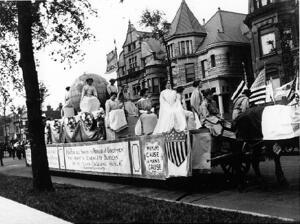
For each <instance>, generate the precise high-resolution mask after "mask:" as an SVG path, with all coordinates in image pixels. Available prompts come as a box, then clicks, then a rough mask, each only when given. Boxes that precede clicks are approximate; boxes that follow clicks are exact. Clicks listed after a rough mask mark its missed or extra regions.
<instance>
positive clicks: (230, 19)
mask: <svg viewBox="0 0 300 224" xmlns="http://www.w3.org/2000/svg"><path fill="white" fill-rule="evenodd" d="M245 17H246V15H245V14H241V13H235V12H228V11H223V10H218V11H217V12H216V13H215V14H214V15H213V16H212V17H211V18H210V19H209V21H208V22H207V23H206V24H205V29H206V31H207V36H206V37H205V39H204V42H203V43H202V44H201V45H200V46H199V48H198V49H197V52H201V51H203V50H206V49H207V48H208V47H210V46H212V45H214V44H218V43H226V42H228V43H229V42H230V43H233V42H234V43H240V44H243V43H249V40H248V39H247V38H246V37H245V36H244V35H243V32H245V29H247V27H246V25H245V24H244V23H243V21H244V19H245Z"/></svg>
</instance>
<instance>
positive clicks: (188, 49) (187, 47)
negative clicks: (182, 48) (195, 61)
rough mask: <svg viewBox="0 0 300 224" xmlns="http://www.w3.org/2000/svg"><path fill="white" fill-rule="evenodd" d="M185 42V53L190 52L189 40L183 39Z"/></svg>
mask: <svg viewBox="0 0 300 224" xmlns="http://www.w3.org/2000/svg"><path fill="white" fill-rule="evenodd" d="M185 44H186V54H190V53H191V52H190V41H189V40H187V41H185Z"/></svg>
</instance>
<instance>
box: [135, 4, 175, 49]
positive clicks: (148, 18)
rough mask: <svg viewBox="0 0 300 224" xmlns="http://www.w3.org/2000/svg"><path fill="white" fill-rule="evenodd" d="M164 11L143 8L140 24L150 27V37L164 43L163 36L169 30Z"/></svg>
mask: <svg viewBox="0 0 300 224" xmlns="http://www.w3.org/2000/svg"><path fill="white" fill-rule="evenodd" d="M164 16H165V13H164V12H162V11H159V10H154V11H149V10H148V9H146V10H144V12H143V13H142V16H141V20H140V24H141V25H143V26H145V27H146V28H150V29H151V34H152V37H153V38H155V39H157V40H160V41H162V42H163V44H165V37H166V36H167V35H168V33H169V30H170V23H169V22H168V21H167V20H166V19H164Z"/></svg>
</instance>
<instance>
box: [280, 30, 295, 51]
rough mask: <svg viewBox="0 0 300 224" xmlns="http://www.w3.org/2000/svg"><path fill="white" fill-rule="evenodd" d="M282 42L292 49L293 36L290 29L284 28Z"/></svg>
mask: <svg viewBox="0 0 300 224" xmlns="http://www.w3.org/2000/svg"><path fill="white" fill-rule="evenodd" d="M281 40H282V41H285V44H286V45H287V46H289V47H290V48H293V47H294V44H293V36H292V29H291V28H285V29H284V30H283V38H282V39H281Z"/></svg>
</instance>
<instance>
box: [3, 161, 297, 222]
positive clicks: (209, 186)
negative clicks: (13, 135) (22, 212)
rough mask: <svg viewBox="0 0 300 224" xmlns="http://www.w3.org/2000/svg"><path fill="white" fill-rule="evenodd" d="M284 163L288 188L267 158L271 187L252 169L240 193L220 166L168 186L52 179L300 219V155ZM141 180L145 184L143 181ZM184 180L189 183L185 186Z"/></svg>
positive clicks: (12, 169)
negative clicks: (260, 182)
mask: <svg viewBox="0 0 300 224" xmlns="http://www.w3.org/2000/svg"><path fill="white" fill-rule="evenodd" d="M4 163H5V166H4V167H0V173H3V174H6V175H16V176H25V177H30V176H31V168H29V167H26V166H25V162H24V160H12V159H10V158H6V159H5V160H4ZM282 165H283V169H284V172H285V175H286V178H287V179H288V181H289V183H290V186H289V187H288V188H282V187H280V186H279V185H278V184H277V182H276V178H275V175H274V166H273V161H266V162H264V163H262V164H261V170H262V174H263V175H264V177H265V179H266V181H267V183H268V186H269V188H267V189H261V188H260V187H259V186H258V185H257V184H255V183H254V182H253V173H252V172H250V174H249V175H248V187H247V189H246V191H245V192H243V193H239V192H238V191H237V189H236V188H234V187H232V186H230V185H228V184H226V181H225V178H224V175H223V174H222V172H221V170H220V169H219V168H216V169H214V173H213V174H211V175H205V176H200V177H198V179H197V180H196V181H195V180H183V182H181V181H177V182H174V183H173V184H171V185H170V186H168V187H167V186H166V184H164V183H162V182H159V183H154V182H151V181H150V182H149V181H147V182H146V181H145V180H135V181H131V184H128V183H126V184H121V183H120V182H122V183H123V182H124V180H122V181H117V179H112V180H110V181H109V182H108V181H106V180H105V181H103V179H102V180H97V181H95V180H86V179H74V178H68V177H60V176H53V178H52V180H53V182H55V183H65V184H71V185H76V186H81V187H92V188H99V189H104V190H109V191H113V192H114V191H115V192H118V193H132V194H135V195H139V196H143V197H151V198H156V199H161V200H169V201H174V202H182V203H189V204H193V205H196V206H201V207H203V206H204V207H217V208H219V209H226V210H239V211H241V212H246V213H249V212H250V213H254V214H256V215H261V216H264V215H267V216H276V217H281V218H287V219H293V220H300V214H299V211H300V190H299V186H300V183H299V180H300V179H299V177H300V156H285V157H282ZM127 181H130V180H127ZM125 182H126V180H125ZM141 182H143V184H139V183H141ZM181 183H186V184H185V185H182V184H181ZM169 184H170V182H169ZM174 185H175V186H174ZM149 186H151V187H149Z"/></svg>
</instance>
